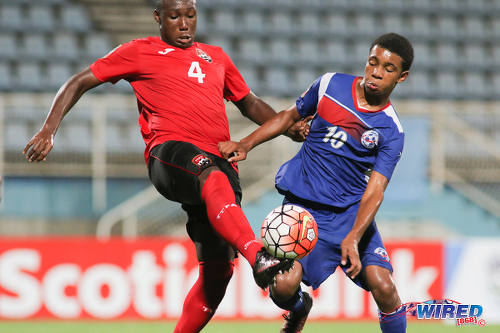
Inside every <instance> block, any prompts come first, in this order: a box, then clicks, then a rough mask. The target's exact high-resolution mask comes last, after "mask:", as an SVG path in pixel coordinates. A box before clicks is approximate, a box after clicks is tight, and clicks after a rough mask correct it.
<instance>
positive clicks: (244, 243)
mask: <svg viewBox="0 0 500 333" xmlns="http://www.w3.org/2000/svg"><path fill="white" fill-rule="evenodd" d="M201 198H202V199H203V201H204V202H205V205H206V206H207V215H208V219H209V220H210V223H211V225H212V227H213V228H214V229H215V231H217V233H218V234H219V235H221V236H222V238H224V239H225V240H226V241H228V242H229V243H230V244H231V245H232V246H233V247H235V248H236V249H238V251H240V253H241V254H242V255H243V256H244V257H245V258H246V259H247V260H248V262H249V263H250V265H252V266H253V264H254V263H255V256H256V254H257V252H258V251H259V250H260V249H261V247H262V243H261V242H260V241H257V240H256V239H255V234H254V233H253V231H252V228H251V227H250V224H249V223H248V220H247V218H246V217H245V215H244V214H243V210H242V209H241V207H240V206H238V205H237V204H236V200H235V197H234V192H233V189H232V187H231V184H229V181H228V179H227V177H226V175H225V174H224V173H223V172H221V171H213V172H211V173H210V175H209V176H208V177H207V179H206V181H205V184H204V185H203V188H202V191H201Z"/></svg>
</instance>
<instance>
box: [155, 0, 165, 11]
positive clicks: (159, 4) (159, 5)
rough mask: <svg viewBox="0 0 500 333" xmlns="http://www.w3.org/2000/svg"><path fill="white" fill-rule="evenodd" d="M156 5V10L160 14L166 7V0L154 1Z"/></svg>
mask: <svg viewBox="0 0 500 333" xmlns="http://www.w3.org/2000/svg"><path fill="white" fill-rule="evenodd" d="M154 5H155V9H156V10H157V11H158V12H161V11H162V9H163V6H164V5H165V0H154Z"/></svg>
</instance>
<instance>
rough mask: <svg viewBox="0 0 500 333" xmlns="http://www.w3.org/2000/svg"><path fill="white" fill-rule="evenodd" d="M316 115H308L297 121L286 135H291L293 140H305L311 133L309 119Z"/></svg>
mask: <svg viewBox="0 0 500 333" xmlns="http://www.w3.org/2000/svg"><path fill="white" fill-rule="evenodd" d="M313 117H314V116H308V117H306V118H304V119H301V120H299V121H297V122H296V123H295V124H293V125H292V126H291V127H290V128H289V129H288V130H287V132H286V135H287V136H288V137H290V138H291V139H292V140H293V141H296V142H303V141H304V140H305V139H306V137H307V136H308V135H309V129H310V126H309V124H308V123H309V121H310V120H311V119H313Z"/></svg>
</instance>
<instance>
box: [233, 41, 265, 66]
mask: <svg viewBox="0 0 500 333" xmlns="http://www.w3.org/2000/svg"><path fill="white" fill-rule="evenodd" d="M238 57H239V58H241V59H242V60H243V61H248V62H250V63H255V62H257V63H261V62H262V61H264V59H265V54H264V49H263V45H262V42H261V40H260V39H258V38H245V39H242V40H240V50H239V52H238Z"/></svg>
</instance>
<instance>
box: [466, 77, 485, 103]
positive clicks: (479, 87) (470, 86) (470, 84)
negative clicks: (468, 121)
mask: <svg viewBox="0 0 500 333" xmlns="http://www.w3.org/2000/svg"><path fill="white" fill-rule="evenodd" d="M490 88H491V85H489V84H487V82H486V80H485V77H483V75H481V74H479V73H475V72H470V73H466V74H465V75H464V94H465V95H466V96H467V98H472V99H483V98H485V97H487V96H489V95H490Z"/></svg>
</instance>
